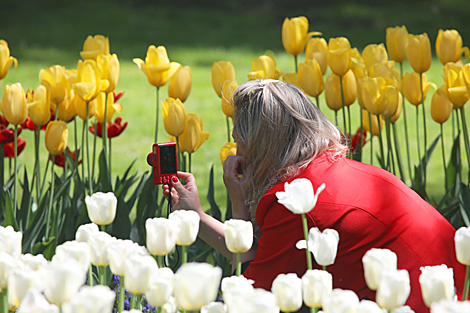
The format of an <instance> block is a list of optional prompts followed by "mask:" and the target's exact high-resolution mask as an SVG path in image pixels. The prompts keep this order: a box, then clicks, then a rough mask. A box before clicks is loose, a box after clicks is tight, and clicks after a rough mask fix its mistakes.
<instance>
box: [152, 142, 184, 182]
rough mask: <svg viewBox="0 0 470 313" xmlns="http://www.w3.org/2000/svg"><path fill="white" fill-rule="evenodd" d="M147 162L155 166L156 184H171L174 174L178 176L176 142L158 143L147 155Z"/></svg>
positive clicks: (154, 178)
mask: <svg viewBox="0 0 470 313" xmlns="http://www.w3.org/2000/svg"><path fill="white" fill-rule="evenodd" d="M147 163H148V164H149V165H150V166H151V167H153V183H154V184H156V185H163V184H170V179H171V177H172V176H176V172H177V171H178V168H177V158H176V143H175V142H166V143H156V144H154V145H153V147H152V152H151V153H149V154H148V155H147Z"/></svg>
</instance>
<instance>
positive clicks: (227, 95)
mask: <svg viewBox="0 0 470 313" xmlns="http://www.w3.org/2000/svg"><path fill="white" fill-rule="evenodd" d="M237 88H238V83H237V81H236V80H232V81H228V80H226V81H224V84H223V86H222V111H223V112H224V114H225V115H226V116H228V117H233V112H234V111H235V108H234V107H233V105H232V95H233V92H234V91H235V90H236V89H237Z"/></svg>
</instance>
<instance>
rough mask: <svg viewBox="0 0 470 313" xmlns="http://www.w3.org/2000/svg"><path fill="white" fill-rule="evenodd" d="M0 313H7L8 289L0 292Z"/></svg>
mask: <svg viewBox="0 0 470 313" xmlns="http://www.w3.org/2000/svg"><path fill="white" fill-rule="evenodd" d="M0 313H8V288H4V289H3V290H2V291H1V292H0Z"/></svg>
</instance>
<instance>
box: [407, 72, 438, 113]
mask: <svg viewBox="0 0 470 313" xmlns="http://www.w3.org/2000/svg"><path fill="white" fill-rule="evenodd" d="M419 75H420V74H418V73H416V72H411V73H406V74H405V76H403V80H402V92H403V95H404V96H405V98H406V100H408V102H410V103H411V104H414V105H420V104H421V103H422V100H421V99H422V98H421V84H420V78H419ZM432 85H433V84H432V83H428V82H427V77H426V75H425V74H423V93H424V100H426V95H427V93H428V91H429V89H430V88H431V86H432Z"/></svg>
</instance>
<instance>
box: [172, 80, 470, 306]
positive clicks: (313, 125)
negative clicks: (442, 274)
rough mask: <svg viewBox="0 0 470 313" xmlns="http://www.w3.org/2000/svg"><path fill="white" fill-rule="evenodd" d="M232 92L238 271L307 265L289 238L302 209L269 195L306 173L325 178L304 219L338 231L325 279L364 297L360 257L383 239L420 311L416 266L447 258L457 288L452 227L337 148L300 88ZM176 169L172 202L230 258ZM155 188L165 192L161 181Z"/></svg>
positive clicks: (261, 277)
mask: <svg viewBox="0 0 470 313" xmlns="http://www.w3.org/2000/svg"><path fill="white" fill-rule="evenodd" d="M232 101H233V105H234V107H235V114H234V130H233V138H234V139H235V141H236V142H237V156H233V157H229V158H227V160H226V161H225V164H224V183H225V186H226V188H227V190H228V192H229V195H230V199H231V200H232V209H233V218H236V219H244V220H251V221H252V222H253V224H254V225H255V226H254V228H255V237H256V239H257V241H256V243H255V244H254V246H253V248H252V249H251V250H250V251H249V252H247V253H244V254H243V255H242V262H249V261H251V263H249V265H248V267H247V268H246V270H245V272H244V274H243V275H244V276H245V277H247V278H250V279H253V280H254V281H255V284H254V285H255V287H262V288H265V289H268V290H270V289H271V284H272V281H273V280H274V278H275V277H276V276H277V275H278V274H280V273H296V274H297V275H298V276H299V277H301V276H302V275H303V274H304V273H305V271H306V269H307V265H306V258H305V251H304V250H299V249H297V248H296V247H295V244H296V242H297V241H299V240H301V239H303V238H304V237H303V232H302V222H301V216H300V215H298V214H297V215H296V214H293V213H292V212H290V211H289V210H287V209H286V208H285V207H284V206H283V205H281V204H279V203H278V202H277V198H276V195H275V194H276V192H277V191H283V190H284V183H285V182H291V181H292V180H294V179H296V178H307V179H309V180H310V181H311V182H312V184H313V187H314V189H315V190H316V189H317V188H318V187H319V186H320V185H321V184H322V183H325V184H326V189H325V190H324V191H323V192H322V193H321V195H320V196H319V199H318V202H317V205H316V207H315V208H314V209H313V210H312V211H310V212H309V213H308V214H307V219H308V227H309V229H310V228H312V227H318V228H319V229H320V230H321V231H322V230H324V229H326V228H332V229H335V230H336V231H338V233H339V238H340V241H339V246H338V253H337V258H336V261H335V263H334V264H333V265H331V266H329V267H328V271H329V272H330V273H331V274H332V275H333V287H334V288H342V289H350V290H353V291H355V292H356V293H357V294H358V296H359V298H361V299H364V298H368V299H372V300H373V299H374V297H375V292H374V291H372V290H370V289H368V288H367V286H366V283H365V279H364V271H363V265H362V257H363V256H364V254H365V253H366V252H367V251H368V250H369V249H371V248H387V249H390V250H392V251H393V252H395V253H396V254H397V256H398V268H399V269H407V270H408V271H409V274H410V280H411V294H410V297H409V298H408V301H407V304H408V305H410V306H411V307H412V308H413V309H414V310H415V311H416V312H425V311H429V310H428V309H427V308H426V307H425V305H424V303H423V300H422V296H421V289H420V286H419V283H418V277H419V275H420V273H421V272H420V267H421V266H425V265H440V264H446V265H447V266H448V267H451V268H453V269H454V277H455V285H456V286H457V291H458V294H459V296H460V295H461V292H462V285H463V278H464V271H465V270H464V267H463V265H461V264H459V263H458V262H457V261H456V258H455V252H454V239H453V238H454V233H455V230H454V228H453V227H452V226H451V225H450V224H449V223H448V222H447V221H446V220H445V219H444V218H443V217H442V216H441V214H439V213H438V212H437V211H436V210H435V209H434V208H433V207H432V206H431V205H429V204H428V203H427V202H425V201H424V200H423V199H421V198H420V197H419V196H418V195H417V194H416V193H415V192H414V191H412V190H411V189H410V188H408V187H407V186H406V185H405V184H403V182H402V181H401V180H399V179H398V178H397V177H396V176H394V175H392V174H391V173H389V172H387V171H384V170H382V169H380V168H377V167H374V166H371V165H368V164H364V163H360V162H356V161H353V160H350V159H347V158H345V157H344V154H345V151H346V147H345V146H344V145H343V144H342V143H341V133H340V132H339V131H338V129H337V127H336V126H334V125H333V124H332V123H331V122H330V121H329V120H328V119H327V118H326V117H325V116H324V115H323V114H322V113H321V112H320V111H319V110H318V109H317V107H316V106H315V105H313V103H312V102H311V101H310V100H309V99H308V98H307V97H306V96H305V94H304V93H303V92H301V91H300V90H299V89H297V88H296V87H294V86H292V85H289V84H286V83H283V82H280V81H275V80H258V81H250V82H246V83H244V84H242V85H241V86H240V87H239V88H238V89H237V90H236V91H235V92H234V95H233V100H232ZM240 174H243V175H240ZM178 177H179V178H182V179H183V180H185V181H186V183H187V184H186V185H182V184H181V183H179V182H178V180H177V179H176V178H175V180H174V181H173V182H172V186H173V187H174V188H172V202H173V209H175V210H178V209H186V210H195V211H196V212H198V213H199V214H200V216H201V227H200V232H199V236H200V237H201V238H202V239H203V240H205V241H206V242H207V243H209V244H210V245H212V246H213V247H214V248H216V249H217V250H218V251H220V252H221V253H223V254H224V255H225V256H226V257H228V258H231V259H233V256H232V254H231V253H230V252H229V251H228V250H227V248H226V247H225V242H224V231H223V224H222V223H220V222H218V221H217V220H215V219H213V218H212V217H210V216H209V215H207V214H205V213H204V212H203V210H202V208H201V205H200V203H199V200H198V199H199V198H198V194H197V187H196V185H195V180H194V177H193V176H192V175H191V174H188V173H181V172H180V173H178ZM164 192H165V194H166V195H167V194H168V192H169V190H168V187H166V188H164ZM234 263H235V262H234ZM245 264H248V263H245ZM314 267H315V268H320V267H319V266H318V265H317V264H315V266H314Z"/></svg>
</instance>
